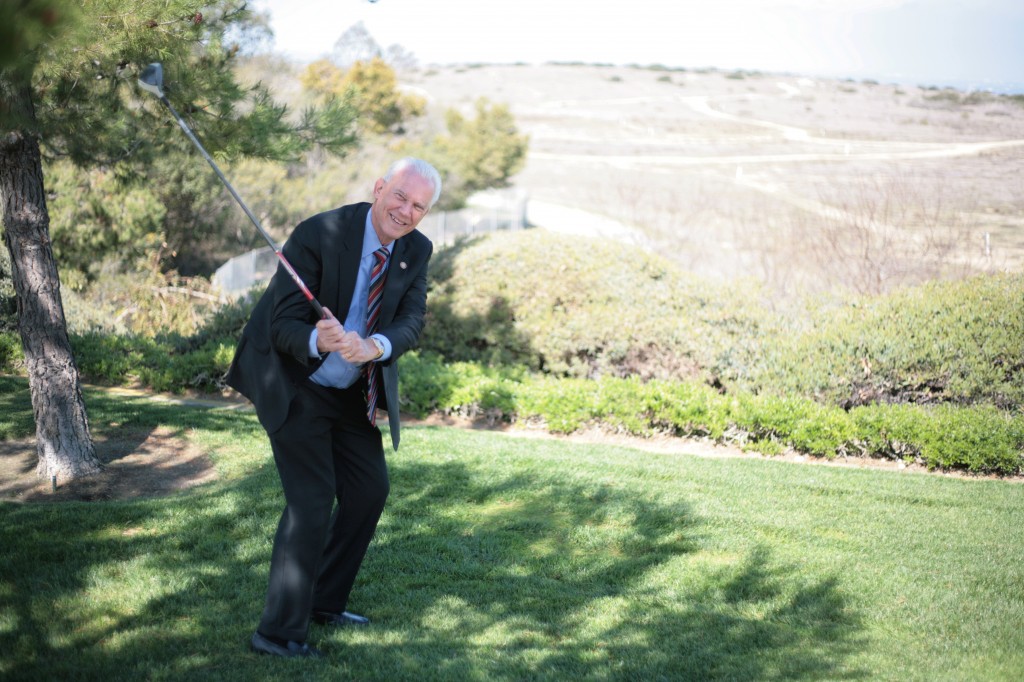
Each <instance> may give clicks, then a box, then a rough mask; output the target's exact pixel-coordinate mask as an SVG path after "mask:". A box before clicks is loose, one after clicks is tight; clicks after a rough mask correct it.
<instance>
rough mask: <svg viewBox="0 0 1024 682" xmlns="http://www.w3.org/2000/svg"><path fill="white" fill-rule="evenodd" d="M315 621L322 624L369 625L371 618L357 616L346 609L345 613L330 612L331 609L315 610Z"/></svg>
mask: <svg viewBox="0 0 1024 682" xmlns="http://www.w3.org/2000/svg"><path fill="white" fill-rule="evenodd" d="M313 621H314V622H316V623H320V624H321V625H334V626H337V627H342V626H345V625H369V624H370V619H369V618H365V617H363V616H357V615H356V614H354V613H349V612H348V611H345V612H343V613H330V612H329V611H314V612H313Z"/></svg>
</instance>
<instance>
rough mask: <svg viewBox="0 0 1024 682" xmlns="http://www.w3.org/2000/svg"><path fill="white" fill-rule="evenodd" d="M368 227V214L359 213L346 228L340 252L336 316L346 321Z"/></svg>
mask: <svg viewBox="0 0 1024 682" xmlns="http://www.w3.org/2000/svg"><path fill="white" fill-rule="evenodd" d="M365 225H366V213H365V212H364V211H357V212H356V218H355V220H353V221H351V222H350V223H349V224H348V225H346V226H345V229H344V232H343V235H342V240H341V249H340V250H339V251H338V260H337V267H338V297H337V302H336V305H337V306H338V307H337V309H335V310H333V311H332V312H334V315H335V316H336V317H338V318H339V319H341V320H344V319H345V317H346V316H347V315H348V309H349V307H350V306H351V305H352V293H353V292H354V291H355V288H356V276H357V275H358V274H359V259H360V257H361V256H362V253H363V230H364V228H365Z"/></svg>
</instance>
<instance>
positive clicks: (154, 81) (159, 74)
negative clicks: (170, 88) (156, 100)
mask: <svg viewBox="0 0 1024 682" xmlns="http://www.w3.org/2000/svg"><path fill="white" fill-rule="evenodd" d="M163 85H164V67H163V66H161V65H160V63H159V62H153V63H152V64H150V65H149V66H147V67H146V68H145V69H143V70H142V73H140V74H139V87H140V88H142V89H143V90H145V91H146V92H149V93H152V94H154V95H156V96H157V97H163V96H164V93H163V90H162V89H161V88H162V87H163Z"/></svg>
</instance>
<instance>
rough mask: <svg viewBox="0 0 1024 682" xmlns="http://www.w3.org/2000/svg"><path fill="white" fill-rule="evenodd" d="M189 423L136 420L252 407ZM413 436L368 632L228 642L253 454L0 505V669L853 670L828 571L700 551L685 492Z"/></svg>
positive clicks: (247, 575)
mask: <svg viewBox="0 0 1024 682" xmlns="http://www.w3.org/2000/svg"><path fill="white" fill-rule="evenodd" d="M111 407H112V408H113V407H116V406H111ZM192 412H195V413H196V414H194V415H192V414H191V413H192ZM204 412H205V411H202V410H194V411H187V412H186V413H185V414H189V415H190V416H188V417H183V416H182V414H183V411H181V410H180V409H179V410H169V411H168V412H167V413H165V414H161V410H160V409H159V408H156V409H150V408H149V407H146V408H144V409H143V412H142V413H140V415H139V416H138V420H139V421H140V422H142V423H145V422H146V421H148V420H150V419H162V420H164V423H165V424H168V423H169V424H170V425H172V426H175V425H177V426H179V427H181V428H187V426H186V423H188V422H191V423H197V422H199V423H202V424H203V428H208V429H219V428H224V429H229V430H230V432H231V433H232V434H233V435H235V436H236V437H237V438H252V439H253V442H261V439H262V432H261V431H260V430H259V426H258V425H257V424H256V422H255V419H254V418H253V417H252V416H251V415H250V416H245V417H241V416H239V415H223V414H216V413H214V412H207V413H205V414H204ZM225 416H227V417H228V420H226V421H222V419H223V418H224V417H225ZM240 420H241V422H240ZM430 431H431V430H430V429H410V434H409V437H408V439H407V442H408V446H407V448H405V449H403V453H402V455H401V456H395V457H393V458H392V463H391V466H392V498H391V500H390V501H389V506H388V509H387V511H386V512H385V518H384V519H383V521H382V524H381V527H380V530H379V535H378V539H377V540H376V541H375V544H374V545H373V546H372V547H371V550H370V555H369V556H368V559H367V562H366V564H365V565H364V568H363V571H362V572H361V574H360V578H359V581H358V583H357V586H356V590H355V592H354V594H353V600H352V602H351V604H350V608H352V610H354V611H357V612H359V611H364V610H365V612H366V613H367V615H370V616H371V617H372V618H373V619H374V624H373V625H372V626H371V627H370V628H368V629H350V630H343V631H329V630H325V629H323V628H320V627H314V628H313V630H312V631H311V641H313V643H314V644H317V645H318V646H321V648H323V649H324V650H325V652H326V653H327V654H328V656H329V658H328V659H327V660H325V661H319V662H310V661H303V662H296V661H281V660H275V659H267V658H263V657H258V656H255V655H253V654H251V653H249V652H248V651H247V649H246V646H247V639H248V637H249V636H250V635H251V633H252V630H253V628H254V627H255V624H256V622H257V620H258V618H259V613H260V611H261V608H262V601H263V596H264V591H265V587H266V576H267V566H268V562H269V556H270V542H271V537H272V535H273V532H274V527H275V525H276V522H277V518H278V515H279V513H280V510H281V505H282V497H281V493H280V488H279V484H278V481H277V475H276V472H275V470H274V467H273V464H272V463H271V462H270V460H269V455H268V459H267V460H266V463H265V464H264V465H263V466H259V467H256V468H255V469H254V470H252V471H251V472H250V473H248V474H245V475H243V476H239V477H238V478H236V479H234V480H224V481H220V482H217V483H213V484H210V485H207V486H203V487H201V488H198V489H195V490H193V491H190V492H188V493H187V494H182V495H178V496H174V497H169V498H162V499H154V500H136V501H131V502H107V503H99V504H98V503H92V504H81V503H67V504H54V505H35V506H26V505H0V517H2V518H0V520H2V524H0V542H2V543H3V544H4V546H6V547H14V548H16V552H15V553H14V554H13V555H12V556H11V558H10V559H9V560H8V561H7V562H6V563H5V564H4V565H3V566H2V567H0V623H4V627H2V628H0V650H2V651H4V652H5V655H4V659H3V660H2V661H0V676H3V677H4V678H5V679H12V680H13V679H103V678H110V679H186V678H187V679H218V680H252V679H285V678H302V679H324V680H327V679H332V680H333V679H339V678H351V677H355V678H358V679H377V680H401V679H408V680H423V679H436V680H450V679H459V678H462V679H469V680H484V679H487V680H490V679H509V680H512V679H515V680H518V679H551V680H556V679H557V680H561V679H566V678H571V677H581V678H587V679H659V678H660V679H769V680H770V679H777V680H782V679H820V678H826V677H827V678H830V679H853V678H858V677H863V674H862V672H861V671H858V670H853V669H850V667H849V664H848V663H847V658H848V657H849V656H850V655H851V653H853V652H854V651H855V648H856V647H858V646H859V645H860V644H861V643H860V642H859V632H860V625H859V622H858V617H857V615H856V613H855V612H854V611H853V609H852V608H851V606H850V605H849V603H848V602H847V600H846V598H845V597H844V595H843V593H842V590H841V589H840V587H839V585H838V584H837V582H836V580H835V578H834V577H830V576H825V577H820V578H807V577H806V576H804V577H801V574H800V573H799V571H797V570H796V569H795V568H794V567H791V566H785V565H781V564H780V563H779V562H778V561H776V560H774V559H773V557H772V553H771V551H770V549H769V548H764V547H761V548H755V549H754V550H752V551H748V552H745V553H743V552H736V553H723V552H716V551H712V550H710V549H708V547H707V546H706V545H707V544H709V543H708V542H707V539H706V538H705V537H703V535H702V533H703V532H704V531H703V528H702V522H701V519H700V518H698V517H696V516H695V515H694V514H693V512H692V509H691V508H690V506H689V504H688V503H687V502H686V501H685V500H673V499H664V498H661V497H658V496H656V495H648V494H645V493H644V491H643V490H642V489H641V488H640V487H639V485H638V484H635V483H633V484H626V485H623V484H622V483H621V482H619V481H617V480H615V478H614V477H611V478H608V479H602V478H599V477H596V476H595V477H592V478H586V477H577V476H571V475H566V474H567V473H568V472H565V471H563V470H561V469H559V468H558V467H556V466H540V467H537V466H531V465H530V463H529V462H528V461H526V460H525V458H523V456H522V453H521V451H520V450H517V449H516V448H517V447H519V446H508V448H509V449H508V451H507V452H506V451H504V450H503V448H504V447H506V446H503V445H501V444H498V445H497V446H495V453H494V454H495V456H496V457H497V458H505V459H497V460H496V464H495V466H487V467H481V466H475V465H472V464H471V463H468V462H467V461H466V460H464V459H463V458H462V457H460V456H459V455H451V456H447V457H445V456H441V457H439V456H438V453H437V452H436V451H434V452H425V450H424V449H425V448H431V447H436V446H433V445H432V443H433V442H434V441H432V440H431V437H430V436H431V434H430V433H429V432H430ZM418 433H419V434H420V435H417V434H418ZM463 437H465V436H462V435H460V436H457V437H456V441H457V442H459V443H461V442H463V441H461V440H459V439H461V438H463ZM478 437H479V438H486V436H478ZM472 442H474V443H478V442H479V441H472ZM261 447H262V446H261ZM467 447H468V445H467ZM552 447H557V446H552ZM581 468H582V467H581ZM125 599H128V600H129V604H128V605H127V606H126V605H125V603H124V600H125Z"/></svg>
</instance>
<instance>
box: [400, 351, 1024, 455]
mask: <svg viewBox="0 0 1024 682" xmlns="http://www.w3.org/2000/svg"><path fill="white" fill-rule="evenodd" d="M400 362H401V368H402V382H403V387H404V395H405V396H406V397H407V398H408V400H409V403H408V404H403V409H406V410H408V411H410V412H413V413H414V414H417V415H420V416H422V415H424V414H427V413H429V412H433V411H441V412H446V413H449V414H461V415H465V416H472V417H486V418H487V420H488V421H491V422H494V421H516V420H519V421H531V422H537V423H541V424H544V425H545V426H546V428H547V429H548V430H549V431H552V432H555V433H572V432H574V431H580V430H583V429H586V428H589V427H593V426H598V427H601V428H605V429H609V430H614V431H617V432H622V433H629V434H632V435H639V436H651V435H654V434H658V433H669V434H672V435H677V436H695V437H707V438H710V439H712V440H714V441H717V442H732V443H737V444H740V445H742V446H744V447H750V448H753V449H756V450H758V451H760V452H763V453H765V454H776V453H779V452H782V451H784V450H786V449H792V450H796V451H799V452H803V453H807V454H811V455H815V456H820V457H828V458H832V457H836V456H848V455H862V456H870V457H882V458H890V459H900V460H905V461H908V462H920V463H922V464H924V465H926V466H928V467H929V468H942V469H966V470H968V471H973V472H979V473H1000V474H1018V473H1021V472H1022V471H1024V415H1010V414H1007V413H1005V412H1001V411H1000V410H998V409H996V408H994V407H991V406H978V407H956V406H952V405H940V406H921V405H906V404H903V405H871V406H866V407H857V408H854V409H853V410H850V411H849V412H847V411H845V410H843V409H841V408H838V407H836V406H828V405H821V404H819V403H816V402H814V401H813V400H811V399H809V398H799V397H777V396H771V395H753V394H750V393H743V392H738V393H735V394H732V395H724V394H721V393H719V392H717V391H715V390H714V389H713V388H711V387H709V386H707V385H705V384H700V383H693V382H667V381H649V382H642V381H639V380H638V379H636V378H627V379H620V378H615V377H603V378H601V379H579V378H561V379H559V378H554V377H551V376H545V375H541V374H537V373H529V372H526V371H524V370H523V369H522V368H518V369H507V368H502V369H497V368H486V367H482V366H480V365H477V364H473V363H465V362H457V363H445V362H444V361H443V360H442V359H441V358H440V357H439V356H437V355H433V354H420V353H410V354H408V355H406V356H404V357H403V358H402V359H401V361H400Z"/></svg>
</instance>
